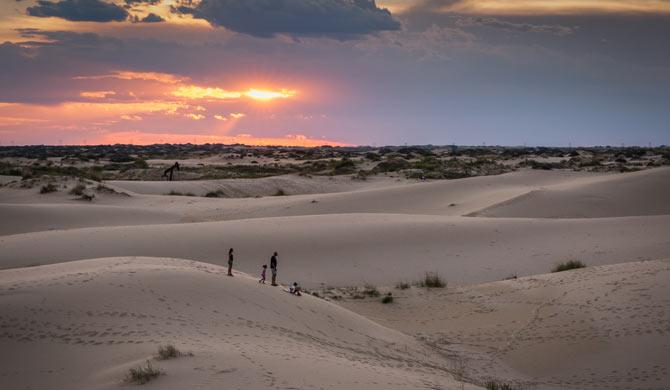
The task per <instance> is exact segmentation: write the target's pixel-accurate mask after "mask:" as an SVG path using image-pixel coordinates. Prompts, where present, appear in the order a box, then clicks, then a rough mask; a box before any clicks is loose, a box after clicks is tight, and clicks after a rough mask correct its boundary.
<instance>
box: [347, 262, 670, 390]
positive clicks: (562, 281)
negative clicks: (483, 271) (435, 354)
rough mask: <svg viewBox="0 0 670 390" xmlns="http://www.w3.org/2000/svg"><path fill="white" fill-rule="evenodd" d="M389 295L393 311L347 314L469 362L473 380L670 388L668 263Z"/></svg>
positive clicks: (361, 304)
mask: <svg viewBox="0 0 670 390" xmlns="http://www.w3.org/2000/svg"><path fill="white" fill-rule="evenodd" d="M393 294H394V295H395V296H396V299H395V302H394V304H392V305H380V304H379V303H378V302H366V301H360V300H352V301H347V302H345V303H343V305H344V306H345V307H347V308H350V309H352V310H354V311H356V312H359V313H361V314H363V315H365V316H367V317H369V318H374V319H375V320H376V321H378V322H380V323H382V324H385V325H387V326H389V327H393V328H396V329H399V330H401V331H403V332H406V333H408V334H415V335H420V336H421V338H422V339H425V340H426V341H428V342H429V343H432V344H434V345H435V346H437V347H438V348H440V349H442V350H443V351H444V353H445V354H447V355H450V356H453V357H454V358H456V359H458V358H461V359H464V360H463V361H464V367H465V368H466V373H467V376H468V377H469V378H471V379H474V380H480V381H481V380H483V379H484V378H489V377H493V378H498V379H499V380H503V381H507V382H513V383H520V384H522V385H523V386H522V388H539V389H622V390H623V389H626V390H628V389H649V390H651V389H658V390H660V389H667V388H668V382H670V368H668V364H667V363H668V351H670V300H669V298H670V261H668V260H665V261H648V262H636V263H626V264H618V265H607V266H601V267H589V268H586V269H581V270H575V271H568V272H561V273H557V274H548V275H538V276H532V277H527V278H521V279H518V280H510V281H504V282H496V283H490V284H483V285H478V286H469V287H463V288H454V289H451V288H450V289H447V290H442V289H435V290H432V291H431V290H425V289H418V288H412V289H409V290H402V291H401V290H393Z"/></svg>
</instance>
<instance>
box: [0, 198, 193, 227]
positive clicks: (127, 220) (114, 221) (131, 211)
mask: <svg viewBox="0 0 670 390" xmlns="http://www.w3.org/2000/svg"><path fill="white" fill-rule="evenodd" d="M0 215H2V218H3V220H5V221H6V222H4V223H0V235H7V234H19V233H26V232H35V231H44V230H54V229H73V228H80V227H91V226H122V225H145V224H153V223H175V222H179V219H180V218H179V216H177V215H175V214H171V213H168V212H165V211H161V210H151V209H146V208H138V207H134V208H133V207H122V206H104V205H90V204H83V203H81V202H79V204H2V203H0Z"/></svg>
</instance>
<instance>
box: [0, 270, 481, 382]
mask: <svg viewBox="0 0 670 390" xmlns="http://www.w3.org/2000/svg"><path fill="white" fill-rule="evenodd" d="M0 299H1V300H2V301H1V302H2V308H3V310H2V316H1V317H0V346H1V347H2V350H3V351H4V353H3V354H2V355H1V356H0V381H2V384H3V388H7V389H18V388H45V386H47V387H48V388H49V389H117V388H123V387H124V383H123V379H124V377H125V375H126V373H127V371H128V369H129V368H132V367H135V366H138V365H140V364H142V363H144V362H145V361H146V360H147V359H152V360H153V364H154V366H156V367H159V368H161V369H163V370H164V371H165V375H162V376H160V377H159V378H158V379H157V380H156V382H154V383H152V384H151V386H148V387H150V388H160V389H194V388H198V389H220V388H222V387H225V388H227V389H274V388H285V389H286V388H300V389H318V388H330V389H363V388H365V389H410V388H426V387H432V388H438V387H441V388H453V389H456V388H460V386H459V385H457V382H456V381H455V380H454V379H453V378H452V376H451V374H450V373H449V369H450V366H449V362H448V361H447V360H446V359H444V358H443V357H441V356H440V355H439V354H437V353H435V352H433V351H432V350H431V349H430V348H428V347H427V346H426V345H424V344H423V343H420V342H418V341H417V340H415V339H414V338H412V337H409V336H406V335H404V334H402V333H400V332H398V331H394V330H391V329H388V328H385V327H383V326H381V325H378V324H376V323H374V322H372V321H370V320H368V319H366V318H364V317H362V316H360V315H357V314H354V313H352V312H350V311H348V310H346V309H343V308H341V307H339V306H337V305H334V304H332V303H329V302H326V301H324V300H322V299H318V298H314V297H311V296H309V295H303V296H302V297H295V296H293V295H291V294H288V293H285V292H282V291H281V290H280V288H279V287H271V286H270V285H259V284H258V282H257V281H256V279H255V278H251V277H248V276H246V275H243V274H239V273H236V275H235V277H233V278H230V277H226V276H225V269H224V268H222V267H218V266H213V265H210V264H203V263H196V262H190V261H185V260H175V259H156V258H106V259H95V260H85V261H78V262H70V263H66V264H57V265H51V266H42V267H34V268H24V269H18V270H11V271H4V272H2V273H0ZM168 343H170V344H174V345H175V346H176V347H177V349H179V350H180V351H182V352H184V353H192V354H193V356H181V357H179V358H177V359H174V360H167V361H156V360H155V359H153V358H152V356H153V355H155V354H156V352H157V348H158V346H159V345H163V344H168ZM464 386H465V388H466V389H473V388H475V387H474V386H470V385H467V384H465V385H464Z"/></svg>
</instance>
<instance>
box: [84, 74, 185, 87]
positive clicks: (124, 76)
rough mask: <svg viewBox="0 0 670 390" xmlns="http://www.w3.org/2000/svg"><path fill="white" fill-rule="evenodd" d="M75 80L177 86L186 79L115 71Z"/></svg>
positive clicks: (169, 75) (165, 75) (171, 75)
mask: <svg viewBox="0 0 670 390" xmlns="http://www.w3.org/2000/svg"><path fill="white" fill-rule="evenodd" d="M73 79H75V80H102V79H119V80H143V81H156V82H159V83H164V84H177V83H180V82H182V81H184V80H186V78H184V77H179V76H176V75H174V74H170V73H161V72H133V71H114V72H112V73H110V74H103V75H97V76H75V77H73Z"/></svg>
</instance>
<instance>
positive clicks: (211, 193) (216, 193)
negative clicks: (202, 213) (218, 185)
mask: <svg viewBox="0 0 670 390" xmlns="http://www.w3.org/2000/svg"><path fill="white" fill-rule="evenodd" d="M222 195H223V191H221V190H217V191H209V192H208V193H206V194H205V197H207V198H219V197H221V196H222Z"/></svg>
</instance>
